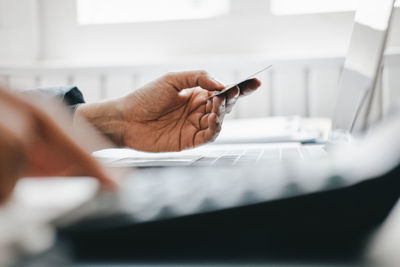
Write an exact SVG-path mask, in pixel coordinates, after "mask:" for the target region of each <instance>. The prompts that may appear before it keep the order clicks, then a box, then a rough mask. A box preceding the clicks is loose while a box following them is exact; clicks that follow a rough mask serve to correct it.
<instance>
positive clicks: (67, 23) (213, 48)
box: [39, 0, 400, 63]
mask: <svg viewBox="0 0 400 267" xmlns="http://www.w3.org/2000/svg"><path fill="white" fill-rule="evenodd" d="M39 4H40V9H41V14H42V30H43V39H42V45H43V59H44V60H46V61H61V62H65V61H67V62H80V63H87V62H89V63H90V62H136V63H137V62H143V61H157V60H167V61H168V60H171V59H178V60H180V59H185V58H186V59H187V58H190V59H191V58H197V57H204V56H206V57H210V58H212V57H215V56H235V57H241V56H245V57H249V56H254V57H260V56H261V57H263V58H291V57H318V56H327V55H329V54H334V55H343V54H344V53H345V51H346V49H347V43H348V38H349V35H350V32H351V23H352V19H353V13H352V12H347V13H335V14H321V15H300V16H273V15H271V14H270V13H269V1H268V0H251V1H248V0H233V8H232V9H233V10H232V12H231V14H230V15H229V16H226V17H221V18H216V19H209V20H193V21H168V22H154V23H130V24H113V25H86V26H79V25H77V23H76V4H75V0H63V1H60V0H58V1H54V0H39ZM396 42H397V43H398V44H400V42H399V40H396Z"/></svg>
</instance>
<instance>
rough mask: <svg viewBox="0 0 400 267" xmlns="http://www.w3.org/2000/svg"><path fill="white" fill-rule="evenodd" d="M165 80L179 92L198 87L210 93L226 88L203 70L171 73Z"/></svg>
mask: <svg viewBox="0 0 400 267" xmlns="http://www.w3.org/2000/svg"><path fill="white" fill-rule="evenodd" d="M164 78H165V79H166V80H167V82H169V83H171V84H172V85H174V87H175V88H176V89H177V90H178V91H181V90H184V89H189V88H193V87H197V86H200V87H201V88H203V89H206V90H209V91H220V90H222V89H224V88H225V86H224V85H223V84H221V83H219V82H217V81H216V80H215V79H213V78H212V77H210V76H209V75H208V73H207V72H206V71H203V70H197V71H184V72H175V73H169V74H167V75H165V76H164Z"/></svg>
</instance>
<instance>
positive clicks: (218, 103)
mask: <svg viewBox="0 0 400 267" xmlns="http://www.w3.org/2000/svg"><path fill="white" fill-rule="evenodd" d="M260 85H261V82H260V81H259V80H257V79H250V80H248V81H247V82H245V83H242V84H241V88H240V89H239V88H238V87H236V88H235V89H233V90H229V91H227V92H226V93H224V94H222V95H219V96H213V94H214V93H215V91H221V90H223V89H224V86H223V85H222V84H220V83H219V82H217V81H215V80H214V79H212V78H211V77H209V76H208V74H207V73H206V72H204V71H188V72H178V73H170V74H166V75H164V76H162V77H161V78H159V79H157V80H155V81H153V82H151V83H149V84H147V85H145V86H144V87H142V88H140V89H139V90H137V91H135V92H133V93H131V94H129V95H127V96H125V97H122V98H119V99H115V100H108V101H103V102H98V103H89V104H82V105H80V106H79V107H78V109H77V113H78V114H80V115H82V116H83V117H85V118H86V119H87V120H88V121H89V122H90V123H91V124H93V125H94V126H95V127H96V128H97V129H99V130H100V132H102V133H103V134H105V135H106V136H108V137H109V138H110V139H111V140H112V141H114V142H115V143H116V144H117V145H119V146H128V147H131V148H134V149H137V150H142V151H150V152H163V151H181V150H183V149H188V148H193V147H196V146H199V145H202V144H205V143H207V142H210V141H213V140H214V139H215V138H216V137H217V136H218V133H219V132H220V130H221V124H222V121H223V118H224V115H225V113H229V112H230V110H231V109H232V107H233V105H234V104H235V102H236V100H237V99H238V97H239V96H242V95H247V94H249V93H251V92H252V91H254V90H256V89H257V88H258V87H259V86H260Z"/></svg>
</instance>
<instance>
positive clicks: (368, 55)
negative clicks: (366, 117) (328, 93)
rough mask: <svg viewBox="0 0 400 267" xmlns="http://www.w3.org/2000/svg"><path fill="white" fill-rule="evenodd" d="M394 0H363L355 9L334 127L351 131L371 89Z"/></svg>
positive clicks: (381, 54)
mask: <svg viewBox="0 0 400 267" xmlns="http://www.w3.org/2000/svg"><path fill="white" fill-rule="evenodd" d="M393 4H394V0H364V1H360V6H359V8H358V9H357V12H356V15H355V19H354V25H353V32H352V35H351V39H350V46H349V50H348V54H347V57H346V61H345V64H344V70H343V73H342V76H341V81H340V84H339V95H338V99H337V104H336V110H335V115H334V118H333V127H334V129H339V130H344V131H351V130H352V128H353V125H354V123H355V120H356V119H357V117H358V113H359V110H360V108H361V106H362V105H363V103H365V101H364V100H365V99H367V96H368V94H369V93H370V92H371V90H373V89H374V87H375V84H376V78H377V74H378V71H379V67H380V64H381V61H382V56H383V52H384V49H385V43H386V39H387V32H388V29H389V22H390V18H391V14H392V10H393Z"/></svg>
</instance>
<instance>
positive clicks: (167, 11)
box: [77, 0, 230, 24]
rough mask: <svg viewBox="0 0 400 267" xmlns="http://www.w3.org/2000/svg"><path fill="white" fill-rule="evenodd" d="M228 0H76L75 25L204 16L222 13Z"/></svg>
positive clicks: (208, 16) (183, 18)
mask: <svg viewBox="0 0 400 267" xmlns="http://www.w3.org/2000/svg"><path fill="white" fill-rule="evenodd" d="M229 8H230V0H77V18H78V23H79V24H105V23H130V22H150V21H166V20H187V19H206V18H212V17H217V16H223V15H226V14H227V13H228V12H229Z"/></svg>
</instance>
